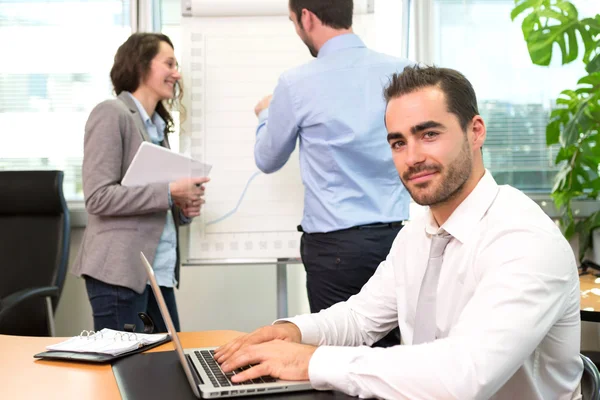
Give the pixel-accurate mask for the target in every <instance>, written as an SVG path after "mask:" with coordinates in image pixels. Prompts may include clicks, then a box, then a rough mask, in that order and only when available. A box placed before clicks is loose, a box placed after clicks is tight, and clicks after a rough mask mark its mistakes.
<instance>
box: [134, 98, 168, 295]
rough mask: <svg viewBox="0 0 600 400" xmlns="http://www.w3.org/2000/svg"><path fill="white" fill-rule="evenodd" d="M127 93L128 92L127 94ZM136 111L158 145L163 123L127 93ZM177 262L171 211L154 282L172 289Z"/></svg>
mask: <svg viewBox="0 0 600 400" xmlns="http://www.w3.org/2000/svg"><path fill="white" fill-rule="evenodd" d="M128 93H129V92H128ZM129 95H130V96H131V98H132V99H133V101H134V102H135V105H136V106H137V109H138V111H139V113H140V116H141V117H142V120H143V121H144V126H145V128H146V132H147V133H148V136H150V140H152V143H154V144H157V145H160V143H161V142H162V141H163V140H164V139H165V134H164V132H165V126H166V123H165V121H164V120H163V119H162V118H161V116H160V115H158V113H156V112H155V113H154V114H152V118H150V117H149V116H148V113H147V112H146V110H145V109H144V106H142V104H141V103H140V102H139V101H138V99H136V98H135V97H134V96H133V95H132V94H131V93H129ZM169 204H171V193H170V192H169ZM176 262H177V231H176V227H175V221H174V220H173V214H172V212H171V209H169V210H168V211H167V221H166V222H165V229H163V232H162V235H161V236H160V240H159V241H158V247H157V248H156V254H155V255H154V262H153V263H152V269H153V270H154V275H155V276H156V282H157V283H158V284H159V285H160V286H165V287H174V286H176V285H177V280H176V279H175V263H176Z"/></svg>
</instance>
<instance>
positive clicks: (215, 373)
mask: <svg viewBox="0 0 600 400" xmlns="http://www.w3.org/2000/svg"><path fill="white" fill-rule="evenodd" d="M140 255H141V258H142V264H144V268H145V269H146V274H147V275H148V280H149V281H150V286H151V287H152V292H154V296H155V297H156V302H157V303H158V307H159V309H160V313H161V315H162V317H163V319H164V320H165V324H166V325H167V330H168V331H169V335H170V336H171V339H172V340H173V343H174V344H175V351H176V352H177V355H178V357H179V362H180V363H181V367H182V368H183V371H184V372H185V376H186V377H187V380H188V382H189V384H190V387H191V388H192V391H193V392H194V395H195V396H196V397H197V398H204V399H213V398H218V397H239V396H252V395H257V394H258V395H261V394H268V393H281V392H293V391H299V390H309V389H312V387H311V385H310V382H309V381H284V380H280V379H275V378H273V377H270V376H263V377H261V378H258V379H253V380H252V381H246V382H242V383H233V382H231V380H230V379H229V378H230V377H231V376H233V375H234V374H235V373H237V372H240V371H243V370H245V369H248V368H250V366H246V367H243V368H240V369H238V370H237V371H234V372H230V373H227V374H225V373H224V372H223V371H222V370H221V367H220V366H219V364H218V363H217V362H216V361H215V360H214V358H213V354H214V349H216V347H204V348H196V349H185V350H184V349H183V347H182V346H181V342H180V341H179V336H178V335H177V332H176V331H175V326H174V325H173V321H172V320H171V315H170V314H169V310H168V309H167V304H166V303H165V300H164V298H163V296H162V293H161V291H160V288H159V287H158V284H157V283H156V278H155V277H154V271H153V270H152V266H151V265H150V263H149V262H148V260H147V259H146V256H144V253H140Z"/></svg>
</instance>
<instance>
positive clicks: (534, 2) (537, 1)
mask: <svg viewBox="0 0 600 400" xmlns="http://www.w3.org/2000/svg"><path fill="white" fill-rule="evenodd" d="M543 2H544V0H524V1H521V2H520V3H519V2H518V0H516V1H515V3H519V4H517V6H516V7H515V8H514V9H513V10H512V11H511V12H510V19H511V20H513V21H514V20H515V18H517V16H518V15H519V14H521V13H522V12H523V11H525V10H527V9H528V8H537V7H539V6H540V5H541V4H542V3H543Z"/></svg>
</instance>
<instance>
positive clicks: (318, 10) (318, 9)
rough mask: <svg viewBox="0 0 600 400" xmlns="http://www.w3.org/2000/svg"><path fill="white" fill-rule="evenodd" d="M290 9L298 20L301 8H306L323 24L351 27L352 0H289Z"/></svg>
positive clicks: (337, 27)
mask: <svg viewBox="0 0 600 400" xmlns="http://www.w3.org/2000/svg"><path fill="white" fill-rule="evenodd" d="M289 1H290V3H289V7H290V10H291V11H293V12H294V13H295V14H296V18H298V22H299V23H301V22H300V17H301V16H302V9H303V8H306V9H307V10H308V11H310V12H312V13H313V14H315V15H316V16H317V18H319V19H320V20H321V22H322V23H323V25H326V26H329V27H331V28H334V29H349V28H351V27H352V9H353V7H354V4H353V1H352V0H289Z"/></svg>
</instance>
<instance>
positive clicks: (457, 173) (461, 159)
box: [401, 138, 473, 206]
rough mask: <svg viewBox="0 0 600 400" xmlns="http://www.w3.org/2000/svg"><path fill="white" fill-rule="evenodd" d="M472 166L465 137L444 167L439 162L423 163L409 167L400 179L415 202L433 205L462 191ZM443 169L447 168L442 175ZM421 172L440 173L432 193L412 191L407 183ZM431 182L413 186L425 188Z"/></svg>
mask: <svg viewBox="0 0 600 400" xmlns="http://www.w3.org/2000/svg"><path fill="white" fill-rule="evenodd" d="M472 166H473V157H472V154H471V151H470V147H469V142H468V140H466V138H465V140H464V144H463V147H462V149H461V152H460V154H459V155H458V157H456V159H455V160H454V161H453V162H452V163H451V164H450V165H448V166H447V167H446V168H444V167H443V166H442V165H440V164H430V165H426V164H423V165H419V166H416V167H411V168H409V169H408V171H406V172H405V173H404V174H402V176H401V179H402V182H403V183H404V186H405V187H406V190H408V193H410V196H411V197H412V198H413V200H414V201H415V203H417V204H419V205H422V206H435V205H438V204H440V203H444V202H447V201H449V200H451V199H452V198H454V197H456V196H457V195H458V194H459V193H460V192H461V191H462V188H463V187H464V185H465V183H466V182H467V180H468V179H469V177H470V176H471V170H472ZM444 170H447V173H446V174H445V176H444V175H443V171H444ZM421 172H432V173H433V172H439V173H440V174H442V176H441V178H442V182H441V183H440V184H439V186H438V187H437V188H435V190H434V191H433V193H423V194H419V192H420V190H418V189H415V190H414V191H413V190H411V189H410V187H409V186H408V185H407V182H409V179H410V177H411V176H413V175H415V174H418V173H421ZM433 184H434V183H433V182H431V181H428V182H423V183H421V184H416V185H415V186H417V188H419V187H420V188H427V186H429V185H433Z"/></svg>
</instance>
